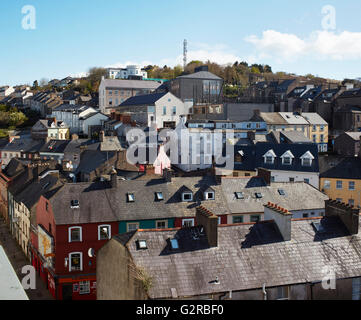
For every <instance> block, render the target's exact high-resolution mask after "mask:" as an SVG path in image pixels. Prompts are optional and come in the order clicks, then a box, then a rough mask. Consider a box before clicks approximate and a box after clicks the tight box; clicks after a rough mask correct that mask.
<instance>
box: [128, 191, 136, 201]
mask: <svg viewBox="0 0 361 320" xmlns="http://www.w3.org/2000/svg"><path fill="white" fill-rule="evenodd" d="M127 198H128V202H134V201H135V198H134V193H128V194H127Z"/></svg>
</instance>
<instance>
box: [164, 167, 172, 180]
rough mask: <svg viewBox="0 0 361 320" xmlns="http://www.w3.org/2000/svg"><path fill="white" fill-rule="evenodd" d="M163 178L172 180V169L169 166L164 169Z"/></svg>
mask: <svg viewBox="0 0 361 320" xmlns="http://www.w3.org/2000/svg"><path fill="white" fill-rule="evenodd" d="M163 179H164V180H165V182H172V171H171V170H169V169H168V168H165V169H163Z"/></svg>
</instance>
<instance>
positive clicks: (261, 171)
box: [257, 168, 271, 186]
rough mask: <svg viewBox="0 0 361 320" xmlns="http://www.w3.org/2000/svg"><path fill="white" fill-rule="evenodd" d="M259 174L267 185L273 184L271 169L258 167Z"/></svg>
mask: <svg viewBox="0 0 361 320" xmlns="http://www.w3.org/2000/svg"><path fill="white" fill-rule="evenodd" d="M257 176H258V177H260V178H263V180H264V181H265V182H266V184H267V186H270V185H271V170H268V169H265V168H258V170H257Z"/></svg>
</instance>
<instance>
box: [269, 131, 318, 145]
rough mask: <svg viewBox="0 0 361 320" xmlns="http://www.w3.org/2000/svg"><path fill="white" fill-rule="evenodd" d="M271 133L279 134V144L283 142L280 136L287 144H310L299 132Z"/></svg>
mask: <svg viewBox="0 0 361 320" xmlns="http://www.w3.org/2000/svg"><path fill="white" fill-rule="evenodd" d="M272 132H273V133H276V132H277V133H279V136H280V138H279V139H280V142H284V141H282V136H283V138H284V139H285V140H286V141H288V142H289V143H312V141H311V140H310V139H309V138H307V137H306V136H305V135H304V133H303V132H301V131H276V132H275V131H272Z"/></svg>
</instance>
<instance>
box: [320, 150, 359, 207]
mask: <svg viewBox="0 0 361 320" xmlns="http://www.w3.org/2000/svg"><path fill="white" fill-rule="evenodd" d="M319 163H320V190H321V191H322V192H324V193H325V194H326V195H327V196H328V197H330V198H331V199H335V200H338V201H341V202H345V203H348V204H350V205H352V206H357V207H361V160H360V158H359V157H343V156H335V155H328V156H321V157H320V158H319Z"/></svg>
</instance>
